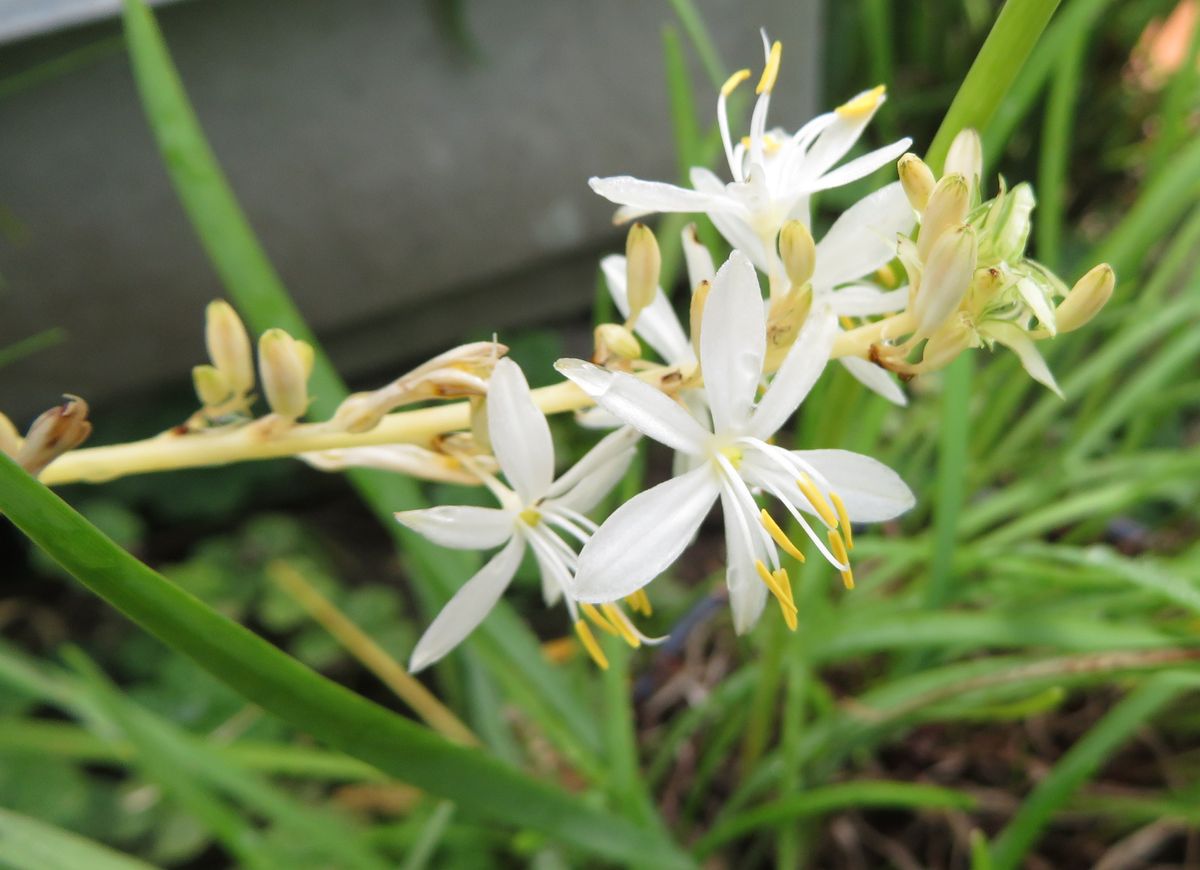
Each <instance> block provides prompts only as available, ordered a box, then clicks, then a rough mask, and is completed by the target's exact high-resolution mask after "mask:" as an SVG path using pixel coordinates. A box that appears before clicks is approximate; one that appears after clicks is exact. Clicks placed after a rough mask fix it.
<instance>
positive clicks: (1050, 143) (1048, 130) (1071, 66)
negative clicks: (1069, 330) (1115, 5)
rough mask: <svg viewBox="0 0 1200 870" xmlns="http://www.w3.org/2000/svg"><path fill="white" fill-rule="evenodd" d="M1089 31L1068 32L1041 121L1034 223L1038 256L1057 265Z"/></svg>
mask: <svg viewBox="0 0 1200 870" xmlns="http://www.w3.org/2000/svg"><path fill="white" fill-rule="evenodd" d="M1087 40H1088V31H1087V30H1084V29H1083V28H1079V29H1078V30H1076V31H1075V32H1074V33H1072V34H1071V38H1070V39H1069V40H1067V43H1066V45H1065V46H1064V48H1063V51H1062V54H1061V55H1059V57H1058V62H1057V63H1056V64H1055V69H1054V77H1053V78H1052V79H1051V82H1050V95H1049V97H1048V98H1047V99H1046V114H1045V120H1044V121H1043V123H1042V142H1041V154H1040V159H1039V160H1038V183H1037V193H1038V213H1037V221H1036V223H1035V225H1034V226H1035V234H1036V235H1035V242H1036V252H1037V258H1038V260H1040V261H1041V262H1043V263H1045V264H1046V265H1048V266H1050V268H1052V269H1054V268H1058V267H1059V266H1061V265H1062V250H1061V241H1062V228H1063V212H1064V210H1065V199H1066V196H1067V187H1068V184H1067V182H1068V177H1067V165H1068V163H1069V162H1070V157H1071V144H1072V142H1071V132H1072V129H1073V127H1074V121H1075V102H1076V99H1077V98H1078V95H1079V85H1080V72H1081V69H1082V67H1083V57H1084V49H1085V48H1086V47H1087Z"/></svg>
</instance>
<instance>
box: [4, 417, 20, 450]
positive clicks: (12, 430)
mask: <svg viewBox="0 0 1200 870" xmlns="http://www.w3.org/2000/svg"><path fill="white" fill-rule="evenodd" d="M20 450H21V433H20V432H18V431H17V427H16V426H14V425H13V422H12V420H10V419H8V417H7V416H5V415H4V414H0V453H6V454H8V455H9V456H13V457H15V456H16V455H17V453H19V452H20Z"/></svg>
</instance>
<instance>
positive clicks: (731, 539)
mask: <svg viewBox="0 0 1200 870" xmlns="http://www.w3.org/2000/svg"><path fill="white" fill-rule="evenodd" d="M721 513H722V514H723V516H724V518H725V585H726V586H728V587H729V608H730V610H732V611H733V630H734V631H735V632H737V633H738V634H745V633H746V632H748V631H749V630H750V629H751V628H753V627H754V624H755V623H756V622H758V618H759V617H760V616H761V615H762V611H763V606H764V605H765V604H766V603H767V586H766V584H765V583H763V582H762V579H761V578H759V576H758V571H757V570H756V569H755V567H754V560H755V555H754V552H753V550H752V549H751V545H752V542H751V540H750V539H749V538H748V537H747V533H746V531H745V530H743V529H742V528H741V526H740V522H741V513H740V511H739V509H738V505H737V502H736V500H735V499H734V497H733V495H732V494H731V493H729V492H727V491H726V490H725V489H722V490H721ZM757 519H758V518H757V517H755V521H757Z"/></svg>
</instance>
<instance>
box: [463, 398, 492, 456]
mask: <svg viewBox="0 0 1200 870" xmlns="http://www.w3.org/2000/svg"><path fill="white" fill-rule="evenodd" d="M467 402H468V403H469V406H470V408H471V436H472V437H473V438H474V439H475V445H476V447H477V448H478V449H479V450H481V451H483V452H484V453H491V452H492V433H491V431H490V430H489V429H488V404H487V397H486V396H472V397H471V398H470V399H468V400H467Z"/></svg>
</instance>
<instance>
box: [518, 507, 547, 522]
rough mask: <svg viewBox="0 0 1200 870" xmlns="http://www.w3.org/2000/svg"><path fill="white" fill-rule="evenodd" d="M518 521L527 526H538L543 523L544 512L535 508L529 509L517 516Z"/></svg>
mask: <svg viewBox="0 0 1200 870" xmlns="http://www.w3.org/2000/svg"><path fill="white" fill-rule="evenodd" d="M517 519H519V520H520V521H521V522H523V523H524V524H525V525H527V526H536V525H537V524H538V523H540V522H541V521H542V512H541V511H539V510H538V509H537V508H534V507H527V508H525V510H523V511H521V512H520V513H519V514H517Z"/></svg>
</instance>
